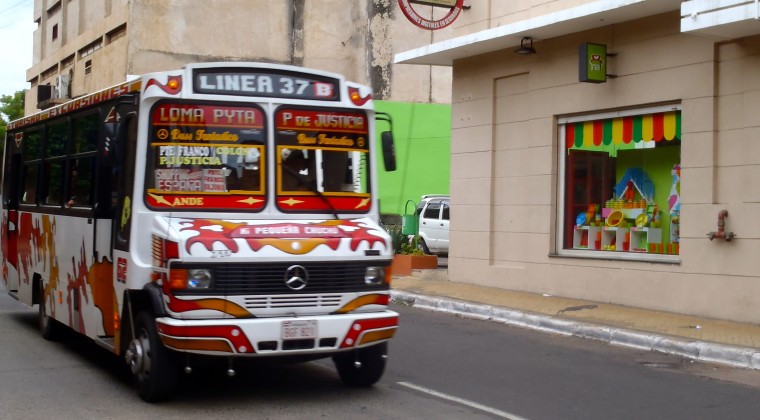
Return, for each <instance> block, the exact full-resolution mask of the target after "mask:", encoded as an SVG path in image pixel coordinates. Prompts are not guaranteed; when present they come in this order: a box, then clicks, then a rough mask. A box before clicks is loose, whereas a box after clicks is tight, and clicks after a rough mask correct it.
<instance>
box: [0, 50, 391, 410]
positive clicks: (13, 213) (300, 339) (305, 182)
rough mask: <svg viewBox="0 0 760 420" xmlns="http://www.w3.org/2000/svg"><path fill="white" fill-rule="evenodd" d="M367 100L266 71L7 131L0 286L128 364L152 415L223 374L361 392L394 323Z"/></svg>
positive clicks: (135, 84) (210, 73) (183, 76)
mask: <svg viewBox="0 0 760 420" xmlns="http://www.w3.org/2000/svg"><path fill="white" fill-rule="evenodd" d="M378 120H379V121H380V123H381V124H384V125H387V126H388V127H390V125H389V124H390V118H389V117H387V116H384V115H383V114H378V113H375V112H374V110H373V101H372V97H371V90H370V88H369V87H366V86H362V85H359V84H355V83H350V82H347V81H345V80H344V78H343V77H342V76H340V75H337V74H333V73H328V72H323V71H317V70H308V69H304V68H300V67H293V66H285V65H274V64H262V63H247V62H235V63H201V64H191V65H187V66H185V67H184V68H183V69H181V70H176V71H166V72H157V73H151V74H146V75H144V76H141V77H138V78H135V79H133V80H131V81H128V82H125V83H122V84H120V85H118V86H115V87H111V88H109V89H106V90H103V91H100V92H96V93H93V94H90V95H86V96H83V97H80V98H77V99H74V100H71V101H69V102H66V103H63V104H60V105H58V106H55V107H53V108H50V109H47V110H45V111H42V112H39V113H37V114H34V115H31V116H27V117H24V118H22V119H19V120H17V121H13V122H11V123H10V124H9V125H8V127H7V134H6V139H5V155H4V160H3V180H2V200H0V201H1V203H2V244H1V245H2V278H3V281H4V283H5V287H6V289H7V291H8V293H9V294H10V295H11V296H13V297H15V298H16V299H18V300H19V301H21V302H24V303H26V304H27V305H30V306H31V305H38V307H39V326H40V330H41V333H42V335H43V337H45V338H46V339H54V338H55V337H56V335H57V333H59V332H60V329H61V328H63V327H68V328H70V329H72V330H74V331H76V332H78V333H80V334H83V335H85V336H87V337H89V338H91V339H92V340H94V341H95V342H96V343H98V344H100V345H102V346H104V347H106V348H108V349H110V350H111V351H113V352H114V353H116V354H117V355H123V356H124V358H125V360H126V362H127V363H128V365H129V366H130V369H131V371H132V373H133V374H134V377H135V382H136V386H137V390H138V393H139V395H140V397H142V398H143V399H144V400H146V401H158V400H161V399H166V398H168V397H170V396H171V394H172V391H173V389H174V388H175V386H176V384H177V381H178V379H179V375H180V374H181V372H182V371H183V370H184V372H186V373H190V372H191V371H192V368H193V366H194V364H196V363H199V362H201V361H203V360H202V359H208V358H217V359H219V358H221V360H223V361H225V362H226V363H227V365H226V368H227V369H228V374H230V375H233V374H234V373H235V370H234V369H235V363H236V362H238V361H240V360H241V359H246V358H247V359H253V358H272V360H273V359H279V358H287V359H289V360H290V359H295V360H297V361H300V360H304V361H305V360H313V359H318V358H325V357H332V359H333V360H334V362H335V365H336V368H337V371H338V373H339V375H340V377H341V379H342V380H343V381H344V382H345V383H346V384H349V385H352V386H370V385H372V384H374V383H375V382H376V381H378V380H379V379H380V377H381V376H382V374H383V370H384V368H385V359H386V357H387V356H386V355H387V342H388V340H389V339H390V338H391V337H392V336H393V335H394V333H395V331H396V328H397V325H398V314H397V313H395V312H393V311H391V310H389V309H388V301H389V296H390V276H391V273H390V263H391V259H392V256H393V255H392V254H393V250H392V245H391V240H390V238H389V236H388V234H387V233H386V232H385V231H384V230H383V229H382V228H381V227H380V226H379V224H378V218H379V204H378V199H377V197H378V194H377V178H376V171H377V167H376V166H375V158H374V156H375V150H376V149H381V150H382V151H383V153H382V155H383V159H382V160H383V162H384V163H385V169H386V170H394V169H395V155H394V153H393V152H394V150H393V138H392V134H391V131H386V132H383V133H382V135H381V137H382V138H381V142H380V144H378V145H377V146H376V140H375V133H376V123H377V121H378Z"/></svg>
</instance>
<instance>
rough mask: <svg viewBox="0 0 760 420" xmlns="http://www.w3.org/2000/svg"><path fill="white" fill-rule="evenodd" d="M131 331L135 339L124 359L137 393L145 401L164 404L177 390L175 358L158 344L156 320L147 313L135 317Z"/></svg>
mask: <svg viewBox="0 0 760 420" xmlns="http://www.w3.org/2000/svg"><path fill="white" fill-rule="evenodd" d="M134 331H135V337H132V341H130V343H129V348H128V349H127V352H126V354H125V357H126V360H127V364H128V365H129V368H130V370H131V372H132V376H133V377H134V379H135V385H136V386H137V394H138V395H139V396H140V398H142V399H143V400H145V401H147V402H159V401H164V400H166V399H168V398H169V397H171V396H172V394H173V393H174V390H175V388H176V387H177V381H178V378H179V366H178V363H177V358H176V357H175V354H174V353H172V352H171V350H169V349H167V348H166V347H164V345H163V343H161V339H160V338H159V337H158V332H157V331H156V321H155V319H154V318H153V317H152V316H151V315H149V314H148V313H145V312H140V313H139V314H138V315H137V319H136V320H135V330H134Z"/></svg>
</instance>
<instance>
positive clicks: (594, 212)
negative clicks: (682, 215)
mask: <svg viewBox="0 0 760 420" xmlns="http://www.w3.org/2000/svg"><path fill="white" fill-rule="evenodd" d="M672 174H673V186H672V188H671V194H670V197H669V198H668V205H669V212H668V213H666V214H665V215H666V216H667V217H668V218H669V223H670V225H669V228H670V229H669V230H670V237H669V239H670V241H669V243H668V244H664V243H663V226H662V224H663V220H662V218H663V214H662V212H661V211H660V206H659V204H658V203H657V202H656V201H655V199H654V197H655V194H654V193H655V188H654V183H653V182H652V181H651V180H650V179H649V177H648V176H647V174H646V173H645V172H644V171H643V170H642V169H641V168H629V169H627V170H626V172H625V174H624V175H623V177H622V178H621V179H620V181H619V182H618V183H617V184H616V185H615V187H614V189H613V192H612V197H611V198H610V199H608V200H607V201H605V202H604V206H603V207H602V206H600V205H597V204H595V203H589V204H588V209H587V211H585V212H582V213H580V214H578V215H577V217H576V220H575V221H576V226H575V234H574V238H573V247H574V248H579V249H592V250H599V251H629V252H641V253H656V254H678V252H679V249H678V244H677V243H678V213H679V211H680V200H679V199H678V191H679V190H680V166H678V165H676V166H675V167H674V168H673V172H672ZM666 223H668V222H666Z"/></svg>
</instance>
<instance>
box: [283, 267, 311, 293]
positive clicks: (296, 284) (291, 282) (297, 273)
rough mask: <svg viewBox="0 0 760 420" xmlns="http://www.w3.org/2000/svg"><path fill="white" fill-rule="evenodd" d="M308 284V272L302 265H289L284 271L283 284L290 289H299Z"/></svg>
mask: <svg viewBox="0 0 760 420" xmlns="http://www.w3.org/2000/svg"><path fill="white" fill-rule="evenodd" d="M307 284H309V272H308V271H306V269H305V268H303V266H300V265H291V266H290V267H288V269H287V270H286V271H285V285H286V286H288V287H289V288H290V289H291V290H301V289H303V288H304V287H306V285H307Z"/></svg>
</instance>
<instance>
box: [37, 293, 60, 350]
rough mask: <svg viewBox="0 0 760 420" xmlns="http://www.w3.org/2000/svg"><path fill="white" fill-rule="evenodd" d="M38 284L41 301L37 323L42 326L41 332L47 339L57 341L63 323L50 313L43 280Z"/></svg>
mask: <svg viewBox="0 0 760 420" xmlns="http://www.w3.org/2000/svg"><path fill="white" fill-rule="evenodd" d="M38 284H39V289H40V295H39V296H40V303H39V305H38V306H39V307H38V308H37V310H38V312H37V323H38V325H39V328H40V334H41V335H42V338H44V339H45V340H50V341H55V340H57V339H58V338H59V337H60V335H61V325H60V324H59V323H58V321H56V320H55V319H53V317H51V316H50V314H49V313H48V310H47V299H46V297H45V286H44V285H43V284H42V280H40V281H39V282H38Z"/></svg>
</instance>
